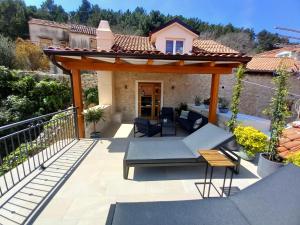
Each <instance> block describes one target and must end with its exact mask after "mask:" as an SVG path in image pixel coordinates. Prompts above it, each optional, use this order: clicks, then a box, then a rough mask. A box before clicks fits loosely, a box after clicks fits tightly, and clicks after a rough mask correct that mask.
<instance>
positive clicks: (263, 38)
mask: <svg viewBox="0 0 300 225" xmlns="http://www.w3.org/2000/svg"><path fill="white" fill-rule="evenodd" d="M287 43H289V41H288V39H287V38H282V37H280V36H279V35H278V34H277V33H276V34H273V33H271V32H268V31H266V30H262V31H261V32H259V33H258V34H257V51H258V52H263V51H268V50H272V49H274V48H276V47H277V45H278V44H287Z"/></svg>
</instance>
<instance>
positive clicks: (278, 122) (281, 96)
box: [267, 66, 290, 161]
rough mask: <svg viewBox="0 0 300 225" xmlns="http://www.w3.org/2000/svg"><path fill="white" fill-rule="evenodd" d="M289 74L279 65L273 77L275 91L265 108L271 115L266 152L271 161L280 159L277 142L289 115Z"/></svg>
mask: <svg viewBox="0 0 300 225" xmlns="http://www.w3.org/2000/svg"><path fill="white" fill-rule="evenodd" d="M289 76H290V73H289V72H288V71H286V70H285V69H284V68H283V67H282V66H281V67H280V68H279V69H278V70H277V72H276V75H275V76H274V78H273V82H274V84H275V86H276V91H275V94H274V97H273V98H272V100H271V103H270V106H269V109H268V110H267V112H268V114H269V115H270V116H271V137H270V142H269V147H268V149H267V153H268V157H269V160H272V161H274V160H277V161H278V160H280V158H279V156H278V154H277V153H278V152H277V147H278V142H279V138H280V136H281V134H282V131H283V129H284V127H285V124H286V118H287V117H288V116H289V115H290V111H289V109H288V104H287V103H288V101H287V97H288V78H289Z"/></svg>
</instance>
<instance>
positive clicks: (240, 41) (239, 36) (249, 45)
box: [217, 32, 255, 53]
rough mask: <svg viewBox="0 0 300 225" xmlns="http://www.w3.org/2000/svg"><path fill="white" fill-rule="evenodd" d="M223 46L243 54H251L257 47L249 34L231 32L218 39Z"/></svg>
mask: <svg viewBox="0 0 300 225" xmlns="http://www.w3.org/2000/svg"><path fill="white" fill-rule="evenodd" d="M217 41H219V42H221V43H222V44H224V45H226V46H228V47H230V48H232V49H234V50H237V51H239V52H243V53H250V52H252V51H253V48H254V46H255V43H254V40H253V39H252V38H251V36H250V34H249V33H246V32H231V33H227V34H224V35H222V36H221V37H219V38H217Z"/></svg>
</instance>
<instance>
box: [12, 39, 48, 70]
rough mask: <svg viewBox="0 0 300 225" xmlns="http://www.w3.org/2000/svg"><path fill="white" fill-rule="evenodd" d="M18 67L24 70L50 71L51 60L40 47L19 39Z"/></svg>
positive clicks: (17, 51) (17, 42) (17, 43)
mask: <svg viewBox="0 0 300 225" xmlns="http://www.w3.org/2000/svg"><path fill="white" fill-rule="evenodd" d="M16 67H17V68H18V69H23V70H49V60H48V58H47V56H46V55H45V54H44V53H43V51H42V49H41V48H40V47H39V46H37V45H35V44H32V43H31V42H29V41H24V40H23V39H21V38H18V39H17V41H16Z"/></svg>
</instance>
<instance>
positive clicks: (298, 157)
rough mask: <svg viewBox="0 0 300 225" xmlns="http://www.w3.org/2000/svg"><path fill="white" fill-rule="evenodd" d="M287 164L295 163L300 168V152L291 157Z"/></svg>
mask: <svg viewBox="0 0 300 225" xmlns="http://www.w3.org/2000/svg"><path fill="white" fill-rule="evenodd" d="M286 162H287V163H293V164H294V165H296V166H299V167H300V152H297V153H295V154H292V155H290V156H289V157H288V158H287V160H286Z"/></svg>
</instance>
